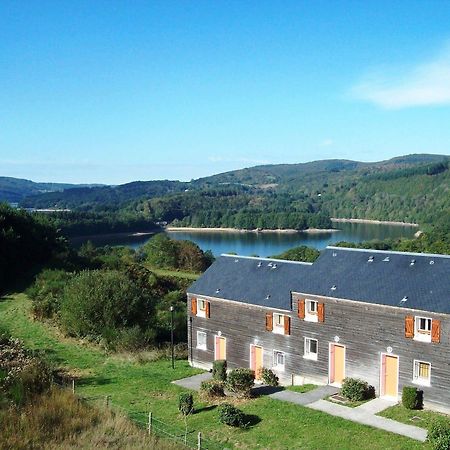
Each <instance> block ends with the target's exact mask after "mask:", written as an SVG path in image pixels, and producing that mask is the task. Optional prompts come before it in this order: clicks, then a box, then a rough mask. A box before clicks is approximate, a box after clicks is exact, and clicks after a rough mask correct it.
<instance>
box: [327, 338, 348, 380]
mask: <svg viewBox="0 0 450 450" xmlns="http://www.w3.org/2000/svg"><path fill="white" fill-rule="evenodd" d="M344 378H345V347H344V346H343V345H337V344H331V345H330V384H337V385H340V384H342V380H343V379H344Z"/></svg>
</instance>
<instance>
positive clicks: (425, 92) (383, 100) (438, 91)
mask: <svg viewBox="0 0 450 450" xmlns="http://www.w3.org/2000/svg"><path fill="white" fill-rule="evenodd" d="M386 72H389V70H385V71H383V72H382V71H381V70H378V71H375V72H372V73H371V74H369V75H368V76H366V77H365V78H363V80H362V81H360V82H359V83H357V84H356V85H355V86H354V87H353V88H352V89H351V95H352V97H354V98H357V99H360V100H365V101H368V102H371V103H373V104H375V105H377V106H379V107H381V108H385V109H401V108H409V107H416V106H439V105H441V106H442V105H450V45H447V46H446V48H445V49H444V51H442V52H441V53H440V54H439V55H438V56H437V57H435V58H434V59H432V60H430V61H428V62H425V63H422V64H419V65H416V66H414V67H409V68H408V69H403V70H402V71H401V72H400V71H397V73H396V74H392V71H391V73H386Z"/></svg>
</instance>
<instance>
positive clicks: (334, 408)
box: [307, 400, 427, 442]
mask: <svg viewBox="0 0 450 450" xmlns="http://www.w3.org/2000/svg"><path fill="white" fill-rule="evenodd" d="M368 403H370V402H368ZM307 407H308V408H312V409H316V410H318V411H322V412H325V413H327V414H331V415H332V416H338V417H342V418H343V419H347V420H351V421H353V422H358V423H361V424H363V425H369V426H371V427H375V428H380V429H381V430H385V431H390V432H391V433H396V434H400V435H402V436H406V437H409V438H411V439H416V440H417V441H422V442H424V441H425V440H426V438H427V430H425V429H424V428H419V427H415V426H414V425H406V424H404V423H400V422H396V421H395V420H391V419H386V418H385V417H380V416H376V415H375V414H373V413H372V412H369V411H367V409H368V408H366V409H361V407H360V406H358V407H357V408H350V407H348V406H342V405H337V404H336V403H332V402H329V401H327V400H318V401H316V402H314V403H310V404H309V405H307Z"/></svg>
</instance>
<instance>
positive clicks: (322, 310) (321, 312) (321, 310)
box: [317, 303, 325, 322]
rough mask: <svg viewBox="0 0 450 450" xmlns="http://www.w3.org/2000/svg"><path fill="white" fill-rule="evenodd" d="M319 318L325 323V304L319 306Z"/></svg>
mask: <svg viewBox="0 0 450 450" xmlns="http://www.w3.org/2000/svg"><path fill="white" fill-rule="evenodd" d="M317 318H318V319H319V322H325V305H324V304H323V303H318V304H317Z"/></svg>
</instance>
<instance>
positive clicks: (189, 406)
mask: <svg viewBox="0 0 450 450" xmlns="http://www.w3.org/2000/svg"><path fill="white" fill-rule="evenodd" d="M178 410H179V411H180V412H181V414H183V416H187V415H189V414H192V412H193V411H194V399H193V397H192V394H190V393H189V392H182V393H181V394H180V396H179V397H178Z"/></svg>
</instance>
